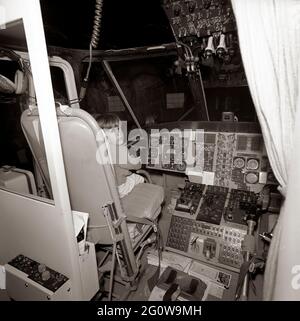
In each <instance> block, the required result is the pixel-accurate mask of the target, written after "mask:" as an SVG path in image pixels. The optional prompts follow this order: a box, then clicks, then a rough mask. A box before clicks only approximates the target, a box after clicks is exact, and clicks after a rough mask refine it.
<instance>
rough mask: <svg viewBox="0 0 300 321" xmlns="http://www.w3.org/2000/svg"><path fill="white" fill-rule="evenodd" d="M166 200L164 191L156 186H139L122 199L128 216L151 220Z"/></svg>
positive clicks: (145, 184) (146, 184)
mask: <svg viewBox="0 0 300 321" xmlns="http://www.w3.org/2000/svg"><path fill="white" fill-rule="evenodd" d="M163 200H164V190H163V188H162V187H161V186H158V185H154V184H148V183H144V184H138V185H136V186H135V187H134V189H133V190H132V191H131V192H130V193H129V194H128V195H126V196H125V197H124V198H122V199H121V201H122V204H123V208H124V211H125V213H126V215H128V216H129V215H130V216H135V217H138V218H148V219H151V218H152V217H153V215H154V214H155V213H156V212H157V210H158V209H159V208H160V206H161V204H162V202H163Z"/></svg>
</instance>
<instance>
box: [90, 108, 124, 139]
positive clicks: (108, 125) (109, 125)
mask: <svg viewBox="0 0 300 321" xmlns="http://www.w3.org/2000/svg"><path fill="white" fill-rule="evenodd" d="M96 120H97V122H98V125H99V127H100V128H102V129H103V130H104V131H105V134H106V136H107V137H108V138H109V139H110V140H111V141H112V142H114V143H123V139H124V137H123V133H122V130H121V128H120V122H121V119H120V118H119V117H118V116H117V115H115V114H103V115H97V117H96Z"/></svg>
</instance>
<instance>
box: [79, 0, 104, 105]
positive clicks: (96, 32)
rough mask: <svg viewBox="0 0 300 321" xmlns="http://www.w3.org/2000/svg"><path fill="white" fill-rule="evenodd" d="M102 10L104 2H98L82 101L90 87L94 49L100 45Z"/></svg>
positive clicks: (81, 90) (100, 0)
mask: <svg viewBox="0 0 300 321" xmlns="http://www.w3.org/2000/svg"><path fill="white" fill-rule="evenodd" d="M102 9H103V0H96V3H95V16H94V25H93V32H92V37H91V42H90V46H89V65H88V68H87V71H86V75H85V77H84V79H83V83H82V85H81V89H80V95H79V97H80V100H82V99H83V98H84V97H85V93H86V88H87V85H88V81H89V76H90V71H91V66H92V58H93V48H94V49H96V48H97V47H98V43H99V37H100V29H101V20H102Z"/></svg>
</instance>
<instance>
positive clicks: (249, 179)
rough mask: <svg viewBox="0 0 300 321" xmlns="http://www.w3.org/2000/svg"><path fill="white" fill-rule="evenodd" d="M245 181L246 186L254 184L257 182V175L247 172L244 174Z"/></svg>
mask: <svg viewBox="0 0 300 321" xmlns="http://www.w3.org/2000/svg"><path fill="white" fill-rule="evenodd" d="M245 180H246V182H247V183H248V184H256V183H257V182H258V175H257V173H254V172H249V173H247V174H246V177H245Z"/></svg>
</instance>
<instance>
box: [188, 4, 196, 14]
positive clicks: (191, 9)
mask: <svg viewBox="0 0 300 321" xmlns="http://www.w3.org/2000/svg"><path fill="white" fill-rule="evenodd" d="M188 8H189V12H190V13H193V12H194V11H195V9H196V2H195V1H190V2H189V5H188Z"/></svg>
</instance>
